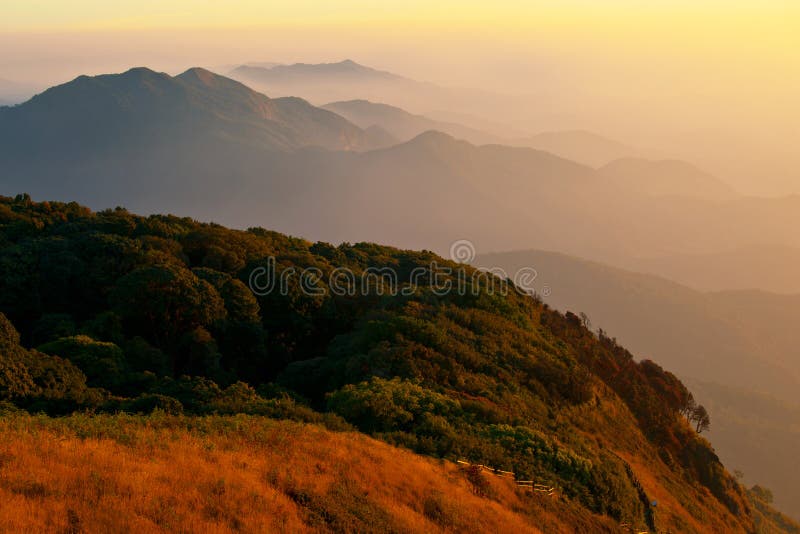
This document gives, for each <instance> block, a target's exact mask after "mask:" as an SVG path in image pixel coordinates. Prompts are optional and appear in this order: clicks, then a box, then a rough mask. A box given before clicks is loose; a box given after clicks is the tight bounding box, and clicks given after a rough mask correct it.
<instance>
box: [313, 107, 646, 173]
mask: <svg viewBox="0 0 800 534" xmlns="http://www.w3.org/2000/svg"><path fill="white" fill-rule="evenodd" d="M322 107H323V108H325V109H329V110H331V111H333V112H335V113H338V114H339V115H341V116H342V117H345V118H347V119H348V120H350V121H352V122H353V123H355V124H357V125H359V126H361V127H362V128H367V127H369V126H379V127H380V128H382V129H384V130H386V131H387V132H389V133H390V134H392V135H393V136H394V137H395V138H397V139H398V140H400V141H407V140H410V139H412V138H414V137H416V136H417V135H420V134H421V133H424V132H426V131H429V130H436V131H439V132H444V133H446V134H448V135H451V136H453V137H455V138H456V139H462V140H464V141H469V142H470V143H472V144H475V145H485V144H502V145H509V146H524V147H529V148H535V149H538V150H544V151H546V152H550V153H552V154H555V155H557V156H560V157H563V158H565V159H569V160H572V161H576V162H578V163H582V164H584V165H589V166H591V167H599V166H602V165H605V164H609V163H611V162H613V161H615V160H618V159H621V158H627V157H634V156H636V155H639V154H640V151H639V150H637V149H635V148H632V147H629V146H626V145H624V144H623V143H620V142H618V141H614V140H611V139H607V138H605V137H602V136H600V135H597V134H594V133H591V132H586V131H560V132H542V133H538V134H536V135H533V136H526V137H520V136H509V135H508V134H506V135H500V134H492V133H487V132H486V131H484V130H482V129H478V128H474V127H470V126H466V125H464V124H460V123H457V122H448V121H439V120H434V119H431V118H428V117H426V116H424V115H415V114H412V113H409V112H407V111H405V110H403V109H400V108H398V107H395V106H390V105H388V104H380V103H375V102H368V101H366V100H350V101H346V102H331V103H329V104H326V105H324V106H322Z"/></svg>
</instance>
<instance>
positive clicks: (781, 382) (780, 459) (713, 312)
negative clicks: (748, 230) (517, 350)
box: [475, 250, 800, 516]
mask: <svg viewBox="0 0 800 534" xmlns="http://www.w3.org/2000/svg"><path fill="white" fill-rule="evenodd" d="M475 264H476V265H479V266H482V267H487V268H491V267H500V268H502V269H504V270H506V271H507V272H508V273H514V272H516V271H517V270H518V269H520V268H522V267H533V268H535V269H536V271H537V272H538V277H537V280H536V282H535V287H536V289H537V290H538V291H539V292H540V293H542V292H544V293H546V294H547V296H546V297H545V301H546V302H548V303H549V304H551V305H552V306H554V307H556V308H558V309H560V310H565V311H566V310H571V311H573V312H575V313H578V312H579V311H582V312H585V313H586V314H587V315H588V316H589V318H590V319H591V321H592V325H593V327H594V328H603V329H604V330H605V331H606V332H607V333H608V334H609V335H611V336H615V337H617V338H619V340H620V342H621V343H622V344H624V345H625V346H627V347H631V349H632V350H633V352H634V353H635V354H637V355H639V356H641V357H643V358H645V357H647V358H652V359H654V360H655V361H657V362H659V363H660V364H662V365H665V366H666V367H668V368H670V369H673V370H674V371H675V372H676V373H677V374H678V375H679V376H681V377H682V378H685V379H687V380H689V382H690V383H692V384H694V383H695V382H697V383H702V386H701V387H697V388H694V387H693V388H692V389H693V391H696V395H698V398H699V400H700V401H701V402H703V403H704V404H705V405H706V407H708V408H709V410H710V411H711V416H712V421H713V425H712V433H711V435H712V439H713V442H714V445H715V447H716V448H717V452H718V453H719V454H720V455H721V457H722V458H723V459H724V461H725V462H726V464H727V465H729V466H731V468H732V469H733V468H736V469H741V470H743V471H744V472H745V473H746V474H747V475H750V476H749V478H748V481H749V482H751V483H753V482H757V483H762V484H765V485H766V486H767V487H770V488H772V489H774V490H775V493H776V498H777V503H778V505H779V506H780V507H781V508H783V509H784V510H785V511H787V512H789V513H791V514H793V515H795V516H798V515H800V491H798V487H797V485H796V480H797V477H798V476H800V468H798V467H797V465H796V463H795V462H794V461H793V460H792V459H791V458H792V455H791V454H789V451H794V450H795V449H796V444H797V437H798V428H800V408H798V407H797V406H796V403H797V391H798V389H799V388H800V346H798V344H797V340H796V336H794V330H795V328H796V327H795V326H794V325H796V324H798V321H800V295H796V296H788V295H774V294H770V293H765V292H760V291H729V292H721V293H703V292H698V291H694V290H692V289H689V288H687V287H685V286H682V285H680V284H676V283H674V282H671V281H669V280H666V279H664V278H660V277H656V276H651V275H644V274H639V273H635V272H631V271H625V270H622V269H617V268H614V267H610V266H607V265H603V264H600V263H596V262H591V261H586V260H581V259H577V258H574V257H570V256H567V255H564V254H559V253H554V252H544V251H538V250H531V251H519V252H508V253H498V254H487V255H481V256H478V258H477V259H476V261H475ZM719 384H725V386H724V387H723V386H720V385H719ZM770 406H772V407H773V408H774V409H773V408H770ZM753 420H759V421H760V422H759V425H758V426H757V427H752V426H751V425H750V423H751V421H753ZM759 428H760V429H763V430H764V432H763V433H762V432H761V431H760V430H757V429H759Z"/></svg>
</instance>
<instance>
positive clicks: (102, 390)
mask: <svg viewBox="0 0 800 534" xmlns="http://www.w3.org/2000/svg"><path fill="white" fill-rule="evenodd" d="M0 208H1V209H0V230H1V231H0V238H1V239H2V244H3V246H2V248H1V249H0V312H2V313H3V314H4V315H0V326H2V329H0V347H1V348H2V352H0V354H2V359H0V365H2V367H3V372H2V373H0V399H2V400H5V401H6V402H7V403H8V402H10V403H13V405H15V406H16V407H18V408H22V409H25V410H28V411H31V412H46V413H49V414H52V415H56V414H68V413H71V412H73V411H75V410H79V411H90V412H94V413H104V412H119V411H123V412H131V413H150V412H152V411H153V410H156V409H158V410H161V411H166V412H168V413H180V412H184V413H187V414H190V415H193V416H199V415H207V414H219V415H224V414H233V413H249V414H253V415H261V416H267V417H271V418H279V419H293V420H296V421H303V422H311V423H317V424H324V425H325V426H327V427H328V428H330V429H348V428H352V427H355V428H357V429H358V430H360V431H362V432H364V433H366V434H370V435H372V436H374V437H376V438H378V439H380V440H382V441H385V442H388V443H389V444H392V445H395V446H400V447H403V448H406V449H410V450H412V451H415V452H417V453H419V454H424V455H428V456H433V457H439V458H444V459H449V460H457V459H465V460H467V461H469V462H473V463H480V464H484V465H490V466H492V467H494V468H499V469H504V470H507V471H513V472H514V473H515V474H516V477H517V479H521V480H531V479H532V480H535V481H536V482H537V483H539V484H546V485H548V486H553V487H555V488H557V493H558V499H559V501H561V500H563V501H564V503H565V504H564V506H565V507H566V509H567V510H568V513H567V514H566V518H558V519H554V521H566V522H567V523H568V524H569V527H568V529H570V530H573V531H574V530H575V529H576V528H577V529H579V530H582V528H581V527H580V525H581V524H585V522H587V521H588V522H590V523H591V524H595V525H602V524H606V525H609V524H619V523H623V522H624V523H628V524H631V525H634V526H637V528H638V527H639V526H641V528H647V529H649V530H656V529H658V530H666V529H672V530H677V531H681V532H706V531H711V530H714V531H719V530H725V531H728V532H751V531H754V530H755V523H754V522H755V521H760V520H761V519H760V518H761V517H762V516H761V515H758V514H761V512H758V513H756V512H755V511H754V508H753V505H752V504H751V500H750V497H749V496H748V494H747V493H746V492H745V490H744V489H743V488H742V487H741V486H740V485H739V484H738V483H737V482H736V481H735V480H734V478H733V477H732V476H731V475H729V474H728V473H727V472H726V471H725V469H724V467H723V466H722V464H721V463H720V462H719V460H718V458H717V456H716V454H715V453H714V451H713V449H712V448H711V445H710V444H709V443H708V442H707V441H706V440H705V439H704V438H703V436H702V435H699V434H698V432H697V431H696V428H695V427H697V428H699V429H700V431H702V429H703V425H704V423H702V421H701V419H702V418H701V417H700V416H699V415H698V414H699V412H697V411H696V410H695V409H694V408H692V407H691V406H690V404H689V399H690V396H689V391H688V390H687V389H686V388H685V386H684V385H683V384H681V382H680V381H678V379H677V378H675V377H674V376H673V375H672V374H671V373H669V372H667V371H665V370H663V369H662V368H661V367H659V366H658V365H656V364H655V363H653V362H650V361H643V362H640V363H637V362H636V361H635V360H634V358H633V356H632V355H631V354H630V353H629V352H627V351H626V350H625V349H624V348H622V347H621V346H619V345H618V344H617V343H616V341H615V340H613V339H611V338H609V337H606V336H600V337H598V336H596V335H594V334H592V333H591V332H590V331H588V330H587V329H586V328H585V327H584V326H583V325H582V324H581V321H580V319H579V318H578V317H576V316H574V315H571V314H567V315H562V314H560V313H557V312H554V311H553V310H551V309H549V308H548V307H546V306H544V305H542V304H541V303H540V302H538V301H537V300H535V299H533V298H531V297H530V296H528V295H526V294H524V293H523V292H518V291H516V290H514V288H508V289H510V291H501V290H500V289H496V288H495V285H494V284H493V283H491V280H492V279H487V278H485V277H482V276H476V272H475V271H474V270H472V269H471V268H468V267H466V266H459V265H457V264H454V263H452V262H448V261H446V260H444V259H442V258H439V257H437V256H435V255H433V254H432V253H430V252H418V253H417V252H411V251H404V250H398V249H393V248H388V247H381V246H378V245H372V244H367V243H360V244H356V245H347V244H345V245H341V246H338V247H334V246H331V245H329V244H326V243H309V242H306V241H303V240H301V239H296V238H290V237H287V236H284V235H281V234H277V233H274V232H269V231H267V230H264V229H260V228H253V229H251V230H248V231H234V230H226V229H224V228H223V227H220V226H218V225H209V224H200V223H197V222H194V221H192V220H191V219H186V218H177V217H171V216H150V217H147V218H144V217H138V216H134V215H131V214H130V213H128V212H126V211H124V210H122V209H117V210H113V211H105V212H100V213H93V212H91V211H89V210H87V209H86V208H82V207H81V206H79V205H77V204H58V203H33V202H31V201H30V199H29V198H27V197H25V196H20V197H17V198H16V199H2V203H0ZM271 258H272V259H271ZM439 266H443V267H447V268H450V269H454V270H452V271H450V273H449V274H448V273H447V272H446V271H445V272H440V271H439ZM375 269H384V270H382V271H380V270H379V271H376V270H375ZM386 269H390V270H389V271H386ZM425 272H427V273H429V275H431V274H433V273H438V274H437V276H435V277H431V276H423V277H422V278H421V279H420V274H419V273H425ZM269 273H273V274H274V275H278V274H279V276H277V278H272V277H271V276H270V275H269ZM348 273H349V274H348ZM342 276H344V278H341V277H342ZM351 276H352V277H353V279H355V280H356V282H355V285H348V284H347V283H346V282H347V281H348V280H351V278H350V277H351ZM277 280H282V282H280V283H278V282H277ZM359 280H360V282H358V281H359ZM271 281H274V283H272V282H271ZM248 283H249V284H250V289H248V285H246V284H248ZM343 283H345V285H344V286H342V284H343ZM275 284H277V285H275ZM326 287H327V290H326ZM348 287H350V288H351V289H352V290H347V288H348ZM343 288H344V290H342V289H343ZM457 288H463V289H457ZM251 289H252V290H253V291H254V293H253V292H251ZM29 347H36V348H35V349H34V348H29ZM683 413H688V414H689V417H690V421H689V420H687V419H686V418H685V417H684V415H682V414H683ZM92 421H94V419H90V420H89V422H87V423H85V425H89V430H91V425H93V424H94V423H92ZM101 421H102V420H101ZM56 424H58V423H56ZM98 424H99V423H98ZM157 424H158V423H157V421H156V422H154V423H152V424H149V425H150V427H152V425H156V426H157ZM191 424H192V423H189V425H191ZM351 425H352V426H351ZM24 426H25V425H23V427H24ZM111 426H112V428H117V427H116V425H111ZM79 433H80V435H82V436H84V437H85V436H87V435H88V436H91V435H92V434H91V432H89V433H88V434H87V431H85V430H79ZM133 433H134V434H135V433H136V432H135V431H134V432H133ZM122 435H123V436H128V434H127V433H123V434H122ZM15 439H17V438H16V437H15ZM19 439H24V436H23V437H21V438H19ZM123 439H129V438H128V437H126V438H123ZM81 446H83V445H81ZM87 446H89V447H91V446H92V444H91V442H90V443H89V444H88V445H87ZM109 446H110V447H111V445H109ZM112 448H113V447H112ZM220 449H221V450H224V449H225V447H224V446H221V447H220ZM211 450H214V449H213V448H212V449H211ZM165 454H169V448H168V449H167V452H166V453H165ZM31 461H35V460H33V459H32V460H31ZM244 461H245V462H246V461H247V460H244ZM298 461H299V460H298ZM323 469H324V468H323ZM28 482H30V481H28ZM28 482H24V484H27V483H28ZM48 483H49V482H48ZM24 484H23V485H24ZM42 484H44V483H42ZM53 484H57V482H55V481H53ZM36 487H37V488H38V487H39V486H36ZM226 487H227V486H226ZM323 487H324V486H323ZM34 491H39V493H41V490H31V492H34ZM318 491H322V492H324V491H325V490H324V489H320V490H318ZM504 491H505V490H504ZM22 493H23V494H24V493H25V491H22ZM480 493H484V492H483V490H481V492H480ZM382 494H383V493H379V494H378V495H382ZM370 495H373V493H372V490H370ZM370 498H379V497H377V496H376V495H373V497H370ZM302 499H303V502H307V503H311V502H314V501H313V498H311V497H303V498H302ZM654 500H655V501H657V502H658V503H659V504H658V508H657V510H655V511H654V510H652V505H651V503H652V501H654ZM284 502H285V501H284ZM362 502H363V501H362ZM764 506H765V507H764V510H765V511H767V512H769V513H772V512H771V511H770V510H769V507H768V506H767V505H764ZM379 508H380V507H379ZM381 509H383V508H381ZM548 510H550V509H549V508H548ZM556 511H557V510H556ZM384 512H385V510H384ZM219 513H220V514H222V513H223V511H220V512H219ZM375 513H378V512H375ZM565 513H566V512H565ZM754 514H755V515H754ZM383 517H385V514H384V515H383ZM61 520H62V521H63V516H62V519H61ZM593 528H594V527H593ZM401 530H402V529H401ZM423 530H424V529H423Z"/></svg>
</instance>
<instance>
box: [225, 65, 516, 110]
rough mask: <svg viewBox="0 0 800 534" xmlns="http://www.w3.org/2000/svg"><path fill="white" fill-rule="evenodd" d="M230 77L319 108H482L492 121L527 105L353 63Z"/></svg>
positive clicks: (239, 72)
mask: <svg viewBox="0 0 800 534" xmlns="http://www.w3.org/2000/svg"><path fill="white" fill-rule="evenodd" d="M228 75H229V76H230V77H231V78H234V79H236V80H239V81H242V82H244V83H246V84H248V85H250V86H251V87H253V88H255V89H258V90H260V91H263V92H265V93H267V94H269V95H275V96H278V95H280V96H288V95H293V96H300V97H302V98H305V99H307V100H309V101H310V102H311V103H313V104H315V105H323V104H326V103H329V102H338V101H351V100H354V99H361V100H368V101H371V102H384V103H387V104H390V105H392V106H399V107H401V108H403V109H405V110H408V111H410V112H412V113H425V112H426V111H428V110H432V109H443V110H450V111H463V110H476V105H478V104H482V105H483V106H484V108H485V109H486V110H492V111H490V112H487V113H486V114H485V115H486V117H484V119H487V118H489V116H491V115H492V114H493V113H494V112H495V111H497V110H503V115H504V116H509V115H510V116H512V117H514V116H517V115H515V114H514V113H513V110H514V109H517V110H519V106H522V105H524V103H525V101H526V99H525V98H524V97H522V96H520V95H509V94H498V93H495V92H491V91H483V90H479V89H470V88H461V87H443V86H440V85H436V84H434V83H429V82H422V81H417V80H414V79H411V78H408V77H405V76H401V75H398V74H395V73H392V72H387V71H383V70H379V69H374V68H372V67H368V66H365V65H361V64H359V63H356V62H354V61H352V60H349V59H348V60H344V61H340V62H337V63H318V64H307V63H296V64H293V65H277V66H273V67H258V66H254V65H241V66H239V67H237V68H235V69H232V70H231V71H230V72H229V74H228Z"/></svg>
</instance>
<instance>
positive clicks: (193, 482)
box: [0, 416, 613, 534]
mask: <svg viewBox="0 0 800 534" xmlns="http://www.w3.org/2000/svg"><path fill="white" fill-rule="evenodd" d="M489 483H490V488H489V496H488V497H480V496H477V495H475V494H474V493H473V492H472V489H471V485H470V484H469V482H468V481H467V480H466V477H465V475H464V473H463V472H462V471H461V470H460V469H459V468H458V467H457V466H455V465H454V464H451V463H449V462H439V461H436V460H433V459H429V458H425V457H421V456H418V455H415V454H412V453H410V452H407V451H402V450H399V449H396V448H393V447H390V446H388V445H386V444H383V443H380V442H377V441H375V440H372V439H370V438H368V437H365V436H363V435H359V434H355V433H334V432H330V431H327V430H324V429H322V428H318V427H314V426H309V425H302V424H297V423H291V422H284V421H280V422H278V421H271V420H266V419H260V418H256V417H244V416H236V417H228V418H222V417H212V418H195V419H192V418H176V417H166V416H163V417H155V418H152V419H146V418H136V417H126V416H113V417H112V416H104V417H94V418H91V417H86V416H73V417H70V418H66V419H60V420H55V419H47V418H44V417H30V416H10V417H5V418H2V417H0V531H2V532H57V533H77V532H92V533H95V532H209V533H216V532H220V533H222V532H326V531H341V532H353V531H358V532H370V531H372V532H515V533H519V534H522V533H525V532H539V531H541V530H540V528H541V529H542V530H546V531H547V532H575V531H576V525H579V526H580V529H579V530H581V531H598V530H599V531H608V532H611V531H612V528H613V524H612V523H610V522H607V521H605V520H603V519H601V518H598V517H596V516H592V515H591V514H588V513H586V512H581V511H576V510H575V507H574V506H571V505H570V504H569V503H567V502H560V501H558V500H557V499H552V498H550V499H546V498H544V497H538V496H528V495H525V494H523V493H521V492H520V491H519V490H518V488H516V486H514V484H513V482H512V481H510V480H506V479H499V478H496V477H489Z"/></svg>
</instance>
